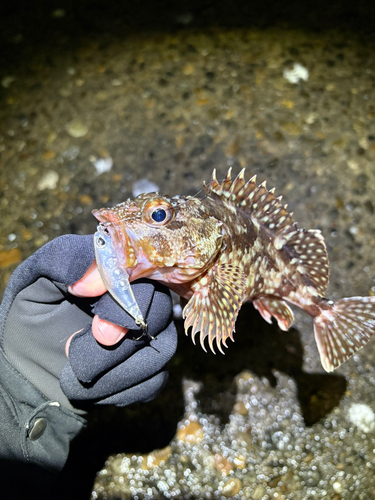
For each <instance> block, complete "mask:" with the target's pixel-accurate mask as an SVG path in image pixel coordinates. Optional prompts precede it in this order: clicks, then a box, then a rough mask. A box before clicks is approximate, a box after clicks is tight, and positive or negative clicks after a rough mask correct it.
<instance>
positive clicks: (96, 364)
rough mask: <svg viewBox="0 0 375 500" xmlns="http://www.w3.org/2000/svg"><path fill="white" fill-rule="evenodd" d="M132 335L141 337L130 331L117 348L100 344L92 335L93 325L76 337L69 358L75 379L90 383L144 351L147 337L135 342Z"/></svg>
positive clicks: (70, 348)
mask: <svg viewBox="0 0 375 500" xmlns="http://www.w3.org/2000/svg"><path fill="white" fill-rule="evenodd" d="M132 333H135V336H136V337H138V336H139V332H132V331H131V330H129V332H128V333H127V337H125V338H124V339H122V341H121V342H119V343H118V344H116V347H115V348H114V347H108V346H103V345H101V344H99V343H98V342H97V341H96V340H95V338H94V336H93V334H92V330H91V324H89V325H87V326H86V328H84V329H83V330H82V331H81V332H79V333H77V334H76V335H74V337H73V338H72V340H71V342H70V346H69V356H68V357H69V364H70V366H71V369H72V370H73V372H74V375H75V377H76V378H77V379H78V380H80V381H81V382H82V383H86V384H87V383H90V382H92V381H93V380H94V379H96V378H97V377H98V376H99V375H100V374H101V373H103V372H105V371H107V370H110V369H111V368H112V367H113V366H116V365H118V364H119V363H122V362H123V361H124V360H125V359H127V358H129V357H130V356H132V354H134V353H135V352H136V351H139V349H142V347H144V346H145V345H146V344H147V337H144V338H142V339H140V340H139V341H135V340H132V339H131V338H129V337H130V336H131V335H132ZM60 378H61V376H60Z"/></svg>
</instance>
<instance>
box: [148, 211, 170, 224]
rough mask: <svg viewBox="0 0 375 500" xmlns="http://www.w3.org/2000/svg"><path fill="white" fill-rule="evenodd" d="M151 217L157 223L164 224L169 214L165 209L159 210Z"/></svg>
mask: <svg viewBox="0 0 375 500" xmlns="http://www.w3.org/2000/svg"><path fill="white" fill-rule="evenodd" d="M151 217H152V218H153V219H154V221H155V222H164V221H165V219H166V217H167V212H166V211H165V210H164V208H158V209H156V210H154V211H153V212H152V214H151Z"/></svg>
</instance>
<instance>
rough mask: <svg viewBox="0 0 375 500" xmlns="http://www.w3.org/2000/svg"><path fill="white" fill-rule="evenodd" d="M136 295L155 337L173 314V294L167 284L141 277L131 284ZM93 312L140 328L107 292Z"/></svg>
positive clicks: (130, 327)
mask: <svg viewBox="0 0 375 500" xmlns="http://www.w3.org/2000/svg"><path fill="white" fill-rule="evenodd" d="M131 287H132V290H133V293H134V297H135V299H136V301H137V303H138V305H139V308H140V310H141V312H142V315H143V317H144V318H146V321H147V325H148V333H149V334H150V335H151V336H152V337H154V336H155V335H157V333H158V332H160V331H161V330H163V328H165V326H166V325H167V323H168V322H169V318H170V316H171V314H172V299H171V294H170V292H169V290H168V288H166V287H165V286H163V285H161V284H160V283H158V282H156V281H150V280H147V279H141V280H138V281H135V282H134V283H132V285H131ZM93 313H94V314H97V315H98V316H99V318H100V319H104V320H105V321H110V322H111V323H115V324H116V325H119V326H124V327H126V328H129V329H131V330H139V331H140V328H139V326H137V325H136V323H135V321H134V319H133V318H132V316H130V314H128V313H127V312H126V311H125V310H124V309H123V308H122V307H119V306H118V304H117V302H116V301H115V300H114V299H113V298H112V297H111V296H110V294H108V293H106V294H104V295H103V297H101V298H100V300H99V301H98V302H97V303H96V304H95V306H94V308H93Z"/></svg>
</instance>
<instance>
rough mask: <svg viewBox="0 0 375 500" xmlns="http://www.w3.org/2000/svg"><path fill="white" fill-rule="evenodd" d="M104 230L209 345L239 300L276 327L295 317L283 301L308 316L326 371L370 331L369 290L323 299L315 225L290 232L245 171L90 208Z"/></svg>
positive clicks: (374, 323)
mask: <svg viewBox="0 0 375 500" xmlns="http://www.w3.org/2000/svg"><path fill="white" fill-rule="evenodd" d="M93 213H94V215H95V216H96V217H97V219H98V220H99V221H100V222H101V223H103V224H105V225H106V226H107V228H108V230H109V232H110V234H111V237H112V241H113V244H114V246H115V249H116V254H117V256H118V260H119V262H120V263H121V265H122V266H123V267H124V268H126V270H127V272H128V273H129V274H130V275H131V276H132V279H136V278H139V277H149V278H151V279H156V280H158V281H160V282H162V283H165V284H166V285H167V286H169V287H170V288H171V289H173V290H174V291H176V292H177V293H179V294H180V295H181V296H182V297H184V298H186V299H188V303H187V305H186V306H185V308H184V311H183V316H184V318H185V331H186V333H187V332H188V330H189V328H191V335H192V338H193V340H194V339H195V336H196V334H198V333H199V338H200V343H201V345H202V347H203V349H205V339H206V337H207V339H208V345H209V347H210V348H211V350H212V351H214V344H213V341H214V340H215V342H216V346H217V348H218V349H219V351H221V352H223V351H222V345H224V346H226V341H227V339H228V338H230V339H232V340H233V332H234V329H235V321H236V318H237V315H238V312H239V310H240V308H241V305H242V304H243V303H244V302H246V301H252V302H253V304H254V307H255V308H256V309H257V310H258V311H259V312H260V314H261V315H262V316H263V318H264V319H265V320H266V321H268V322H270V323H271V322H272V317H274V318H275V319H276V320H277V322H278V325H279V327H280V328H281V329H282V330H287V329H288V328H290V326H291V325H292V323H293V319H294V318H293V312H292V310H291V309H290V308H289V306H288V305H287V303H286V302H289V303H292V304H294V305H297V306H298V307H300V308H302V309H304V310H305V311H307V312H308V313H309V314H310V315H311V316H313V317H314V332H315V338H316V342H317V346H318V350H319V353H320V357H321V361H322V365H323V367H324V368H325V370H327V371H332V370H333V369H334V368H336V367H337V366H339V365H340V364H341V363H342V362H343V361H345V360H346V359H348V358H349V357H350V356H352V355H353V354H354V353H355V352H356V351H358V350H359V349H360V348H361V347H363V345H365V343H366V342H367V341H368V340H369V339H370V338H371V336H372V335H373V334H374V332H375V297H351V298H345V299H341V300H339V301H337V302H336V303H333V302H332V301H329V300H327V299H326V298H325V292H326V290H327V286H328V279H329V264H328V256H327V251H326V247H325V244H324V240H323V237H322V235H321V233H320V232H319V231H317V230H305V229H298V228H297V225H296V224H295V223H294V222H293V220H292V217H291V215H290V214H288V213H287V211H286V206H283V205H282V203H281V197H279V198H276V197H275V196H274V190H270V191H268V190H267V189H266V185H265V183H262V184H260V185H257V184H256V182H255V177H253V178H251V179H250V180H248V181H245V178H244V170H242V171H241V172H240V174H239V175H238V176H237V177H236V178H235V179H234V180H233V181H232V179H231V170H229V171H228V174H227V176H226V178H225V179H224V180H223V182H222V183H219V182H218V181H217V179H216V175H215V171H214V173H213V176H212V179H211V181H210V183H209V184H208V185H205V196H204V197H203V198H196V197H183V196H175V197H172V198H170V197H164V196H161V195H159V194H158V193H149V194H142V195H140V196H138V197H137V198H135V199H134V200H127V201H126V202H124V203H121V204H119V205H117V206H115V207H113V208H111V209H108V208H105V209H101V210H95V211H93Z"/></svg>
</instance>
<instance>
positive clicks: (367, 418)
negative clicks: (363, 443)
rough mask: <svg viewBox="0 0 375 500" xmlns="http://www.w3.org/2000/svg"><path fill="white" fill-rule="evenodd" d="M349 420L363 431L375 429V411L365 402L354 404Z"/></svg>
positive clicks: (349, 413) (350, 409) (350, 410)
mask: <svg viewBox="0 0 375 500" xmlns="http://www.w3.org/2000/svg"><path fill="white" fill-rule="evenodd" d="M348 419H349V421H350V422H351V423H352V424H354V425H356V426H357V427H358V429H359V430H360V431H362V432H373V431H375V413H374V412H373V410H372V409H371V408H370V407H369V406H368V405H365V404H361V403H355V404H352V405H351V407H350V408H349V412H348Z"/></svg>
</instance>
